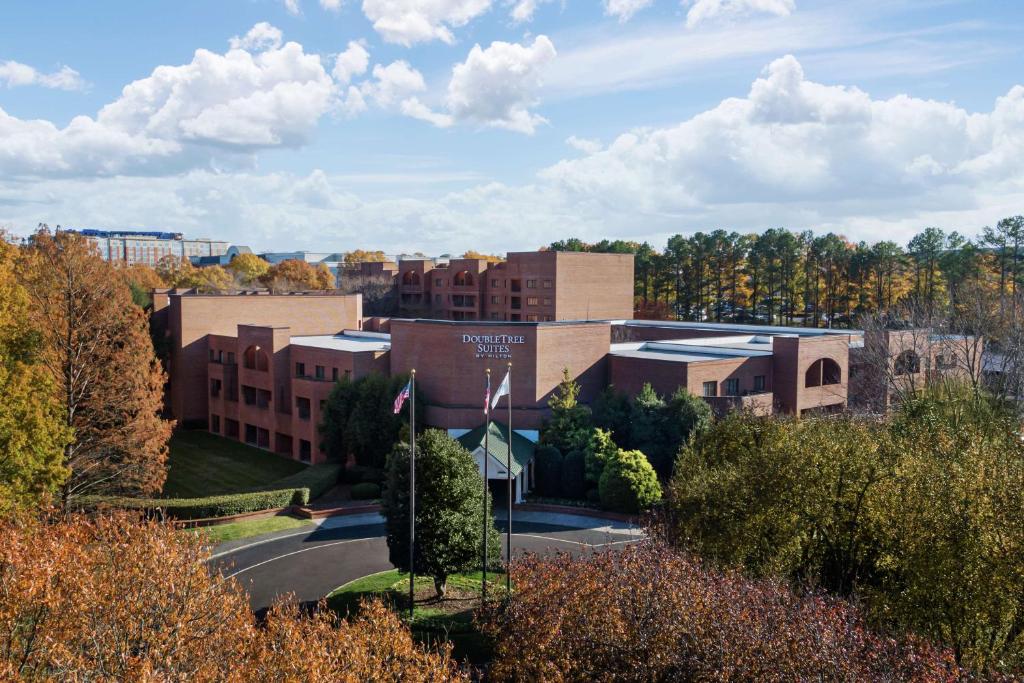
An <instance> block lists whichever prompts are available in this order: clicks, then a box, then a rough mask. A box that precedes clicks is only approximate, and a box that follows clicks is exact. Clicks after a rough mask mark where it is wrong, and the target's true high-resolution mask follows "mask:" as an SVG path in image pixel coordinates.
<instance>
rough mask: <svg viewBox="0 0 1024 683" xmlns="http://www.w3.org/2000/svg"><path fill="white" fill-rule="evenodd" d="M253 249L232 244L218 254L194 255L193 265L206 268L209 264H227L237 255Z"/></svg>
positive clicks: (248, 252) (249, 252)
mask: <svg viewBox="0 0 1024 683" xmlns="http://www.w3.org/2000/svg"><path fill="white" fill-rule="evenodd" d="M251 253H252V249H250V248H249V247H246V246H241V245H238V246H234V245H232V246H230V247H228V250H227V251H226V252H224V253H223V254H220V255H218V256H193V257H192V259H191V260H192V265H193V266H196V267H197V268H205V267H207V266H226V265H228V264H229V263H231V262H232V261H233V260H234V259H235V257H236V256H240V255H242V254H251Z"/></svg>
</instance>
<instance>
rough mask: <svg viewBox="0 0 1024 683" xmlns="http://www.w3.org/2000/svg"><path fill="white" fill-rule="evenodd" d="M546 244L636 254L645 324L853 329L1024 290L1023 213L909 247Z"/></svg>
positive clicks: (783, 239) (803, 238) (827, 237)
mask: <svg viewBox="0 0 1024 683" xmlns="http://www.w3.org/2000/svg"><path fill="white" fill-rule="evenodd" d="M547 248H549V249H552V250H556V251H590V252H599V253H629V254H634V255H635V257H636V261H635V295H636V302H637V309H638V311H639V315H640V317H644V318H671V319H678V320H692V321H714V322H735V323H763V324H769V325H771V324H776V325H802V326H807V327H849V326H851V324H852V323H853V321H854V320H855V318H856V317H857V316H859V315H863V314H869V313H877V312H880V311H885V310H887V309H890V308H892V307H894V306H896V305H897V304H900V303H901V302H905V301H907V300H915V301H917V302H919V303H921V304H922V305H925V306H928V307H932V306H942V305H948V304H950V303H954V302H955V300H956V298H957V292H958V291H960V290H961V289H963V288H964V287H966V286H979V287H983V288H984V289H986V290H988V291H991V292H993V293H995V294H996V295H998V296H999V297H1000V298H1007V299H1010V298H1013V297H1015V295H1016V294H1017V291H1018V288H1020V287H1021V285H1024V263H1022V261H1024V216H1012V217H1008V218H1004V219H1002V220H1000V221H999V222H998V223H996V225H995V226H994V227H986V228H985V229H984V230H983V231H982V232H981V234H980V235H978V236H977V237H975V238H973V239H971V238H967V237H965V236H964V235H962V234H960V233H959V232H956V231H952V232H945V231H943V230H941V229H939V228H935V227H929V228H925V229H924V230H922V231H921V232H920V233H918V234H916V235H914V237H913V238H911V239H910V241H909V242H908V243H907V244H906V246H903V245H900V244H899V243H897V242H894V241H890V240H883V241H879V242H874V243H869V242H866V241H859V242H853V241H851V240H848V239H847V238H846V237H844V236H842V235H838V234H835V233H831V232H830V233H826V234H824V235H815V234H814V233H813V232H812V231H809V230H808V231H804V232H794V231H791V230H786V229H783V228H772V229H769V230H765V231H764V232H762V233H760V234H740V233H738V232H735V231H728V230H721V229H720V230H714V231H711V232H697V233H695V234H693V235H688V236H684V235H674V236H672V237H670V238H669V239H668V241H667V243H666V245H665V247H664V248H663V249H662V250H660V251H659V250H657V249H656V248H655V247H654V246H652V245H651V244H649V243H648V242H643V243H637V242H630V241H625V240H601V241H599V242H596V243H593V244H589V243H586V242H583V241H582V240H579V239H576V238H569V239H564V240H559V241H556V242H553V243H552V244H550V245H549V246H548V247H547Z"/></svg>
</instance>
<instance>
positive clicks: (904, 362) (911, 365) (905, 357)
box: [893, 350, 921, 375]
mask: <svg viewBox="0 0 1024 683" xmlns="http://www.w3.org/2000/svg"><path fill="white" fill-rule="evenodd" d="M893 372H895V373H896V374H897V375H916V374H917V373H919V372H921V357H920V356H918V355H917V353H916V352H915V351H911V350H907V351H904V352H903V353H901V354H900V355H898V356H896V362H895V363H894V364H893Z"/></svg>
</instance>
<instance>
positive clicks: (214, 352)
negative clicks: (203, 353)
mask: <svg viewBox="0 0 1024 683" xmlns="http://www.w3.org/2000/svg"><path fill="white" fill-rule="evenodd" d="M216 358H217V352H216V351H214V350H213V349H210V362H211V363H212V362H213V361H214V360H215V359H216Z"/></svg>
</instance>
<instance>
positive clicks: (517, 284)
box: [512, 280, 522, 292]
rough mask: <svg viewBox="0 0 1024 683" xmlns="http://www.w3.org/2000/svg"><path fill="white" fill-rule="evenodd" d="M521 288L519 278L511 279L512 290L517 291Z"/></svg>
mask: <svg viewBox="0 0 1024 683" xmlns="http://www.w3.org/2000/svg"><path fill="white" fill-rule="evenodd" d="M521 289H522V287H521V286H520V281H519V280H513V281H512V291H513V292H518V291H520V290H521Z"/></svg>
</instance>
